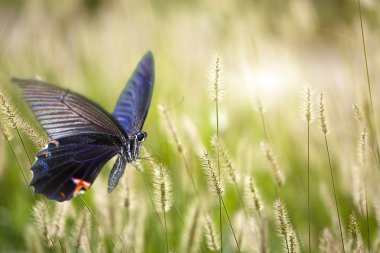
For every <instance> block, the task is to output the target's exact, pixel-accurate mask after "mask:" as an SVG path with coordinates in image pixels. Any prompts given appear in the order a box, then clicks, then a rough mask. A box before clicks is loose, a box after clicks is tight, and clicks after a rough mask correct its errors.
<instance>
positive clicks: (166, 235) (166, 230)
mask: <svg viewBox="0 0 380 253" xmlns="http://www.w3.org/2000/svg"><path fill="white" fill-rule="evenodd" d="M164 223H165V241H166V253H168V252H169V243H168V229H167V226H166V212H165V211H164Z"/></svg>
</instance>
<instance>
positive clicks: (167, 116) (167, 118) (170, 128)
mask: <svg viewBox="0 0 380 253" xmlns="http://www.w3.org/2000/svg"><path fill="white" fill-rule="evenodd" d="M158 109H159V110H160V112H161V116H162V119H163V121H164V124H165V127H164V129H166V131H167V132H168V135H169V136H171V139H172V142H173V143H174V146H175V147H176V148H177V150H178V152H179V153H182V152H184V150H183V145H182V142H181V140H180V138H179V136H178V132H177V129H176V127H175V126H174V121H173V118H172V116H171V113H170V111H169V109H168V108H167V106H166V105H165V104H164V103H160V104H159V105H158Z"/></svg>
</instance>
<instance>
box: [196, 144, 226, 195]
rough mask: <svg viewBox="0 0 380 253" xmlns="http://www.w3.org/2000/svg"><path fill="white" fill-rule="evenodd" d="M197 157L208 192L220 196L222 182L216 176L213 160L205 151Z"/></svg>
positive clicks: (222, 189)
mask: <svg viewBox="0 0 380 253" xmlns="http://www.w3.org/2000/svg"><path fill="white" fill-rule="evenodd" d="M199 157H200V159H201V164H202V168H203V171H204V173H205V175H206V179H207V183H208V186H209V189H210V191H211V192H214V193H216V194H217V195H218V196H222V195H223V192H224V187H223V182H222V179H221V178H220V177H219V176H218V174H217V167H216V165H215V161H214V158H213V157H212V156H211V155H210V154H209V153H208V152H207V150H205V149H204V150H203V151H202V153H201V154H200V156H199Z"/></svg>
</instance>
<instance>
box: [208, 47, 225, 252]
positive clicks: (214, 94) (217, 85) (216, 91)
mask: <svg viewBox="0 0 380 253" xmlns="http://www.w3.org/2000/svg"><path fill="white" fill-rule="evenodd" d="M221 65H222V63H221V57H220V55H219V54H218V55H217V57H216V60H215V68H214V72H213V76H212V77H211V78H212V79H211V82H210V84H211V85H210V98H211V100H212V101H213V103H214V104H215V120H216V141H217V143H219V103H220V101H221V99H222V97H223V89H222V86H221V71H222V68H221ZM219 155H220V154H219V147H217V149H216V160H217V169H218V177H219V181H220V180H221V178H220V159H219ZM221 201H222V198H221V197H220V198H219V229H220V252H223V223H222V204H221Z"/></svg>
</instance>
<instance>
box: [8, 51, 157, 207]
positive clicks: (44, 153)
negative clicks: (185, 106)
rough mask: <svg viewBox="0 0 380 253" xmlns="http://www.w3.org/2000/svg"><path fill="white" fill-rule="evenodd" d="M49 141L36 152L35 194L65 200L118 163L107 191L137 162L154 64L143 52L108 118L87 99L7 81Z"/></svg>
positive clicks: (42, 85) (35, 84) (34, 83)
mask: <svg viewBox="0 0 380 253" xmlns="http://www.w3.org/2000/svg"><path fill="white" fill-rule="evenodd" d="M12 81H13V82H14V83H16V84H17V85H18V86H19V87H20V88H21V90H22V92H23V96H24V98H25V100H26V101H27V102H28V104H29V107H30V108H31V109H32V111H33V112H34V114H35V116H36V117H37V119H38V120H39V122H40V124H41V126H42V128H43V129H44V130H45V132H46V134H47V135H48V136H49V137H50V139H51V140H50V142H49V143H48V145H47V146H46V147H45V149H43V150H41V151H40V152H38V153H37V154H36V157H37V160H36V162H35V163H34V164H33V166H32V168H31V170H32V171H33V179H32V181H31V183H30V185H32V186H33V187H34V189H35V192H36V193H39V194H43V195H45V196H46V197H47V198H49V199H55V200H57V201H65V200H69V199H71V198H73V197H74V196H76V195H77V194H79V193H84V192H85V191H86V190H88V189H89V187H90V186H91V185H92V184H93V182H94V181H95V179H96V177H97V176H98V174H99V172H100V170H101V169H102V167H103V166H104V164H105V163H106V162H107V161H108V160H110V159H111V158H112V157H114V156H115V155H118V157H117V160H116V162H115V164H114V166H113V168H112V170H111V173H110V176H109V179H108V192H111V191H112V190H113V189H114V188H115V187H116V185H117V184H118V182H119V179H120V178H121V176H122V175H123V173H124V170H125V167H126V165H127V163H130V162H132V161H134V160H135V159H137V158H138V156H139V153H140V148H141V144H142V141H144V140H145V139H146V137H147V134H146V132H144V131H141V129H142V127H143V124H144V121H145V118H146V116H147V114H148V110H149V105H150V101H151V97H152V91H153V83H154V60H153V55H152V53H151V52H147V53H146V54H145V55H144V57H143V58H142V59H141V61H140V62H139V64H138V65H137V67H136V69H135V71H134V73H133V75H132V76H131V78H130V79H129V81H128V83H127V85H126V87H125V89H124V90H123V92H122V93H121V95H120V97H119V100H118V101H117V104H116V108H115V110H114V111H113V115H111V114H109V113H108V112H106V111H105V110H104V109H103V108H101V107H100V106H99V105H97V104H95V103H94V102H92V101H90V100H88V99H87V98H85V97H83V96H81V95H79V94H77V93H74V92H71V91H69V90H64V89H61V88H58V87H55V86H53V85H51V84H48V83H44V82H41V81H36V80H21V79H12Z"/></svg>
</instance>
